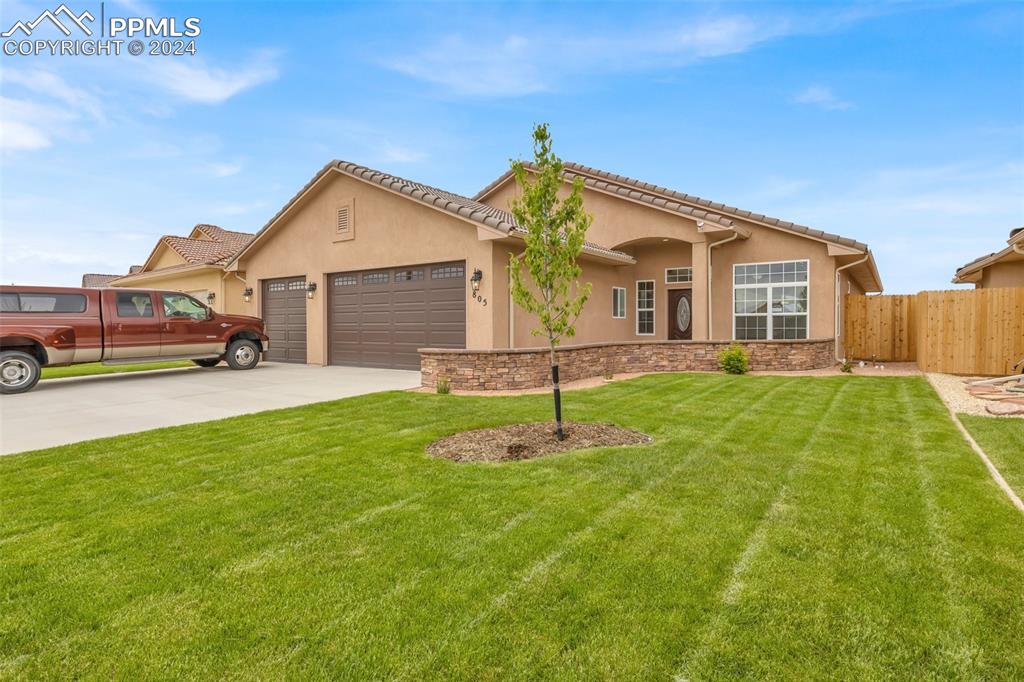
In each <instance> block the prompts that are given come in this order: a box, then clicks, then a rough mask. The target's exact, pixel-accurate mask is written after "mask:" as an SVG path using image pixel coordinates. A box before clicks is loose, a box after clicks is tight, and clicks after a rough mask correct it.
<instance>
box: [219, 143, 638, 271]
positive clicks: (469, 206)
mask: <svg viewBox="0 0 1024 682" xmlns="http://www.w3.org/2000/svg"><path fill="white" fill-rule="evenodd" d="M331 170H336V171H339V172H342V173H345V174H346V175H350V176H352V177H355V178H358V179H361V180H364V181H366V182H369V183H372V184H375V185H379V186H380V187H383V188H385V189H388V190H391V191H393V192H396V193H398V194H402V195H404V196H407V197H409V198H410V199H414V200H416V201H419V202H420V203H423V204H427V205H428V206H434V207H436V208H439V209H441V210H444V211H446V212H448V213H451V214H452V215H456V216H458V217H460V218H465V219H467V220H470V221H472V222H475V223H478V224H480V225H483V226H485V227H489V228H492V229H495V230H498V231H499V232H504V233H505V234H520V235H521V234H525V233H526V230H525V229H523V228H521V227H520V226H519V225H517V224H516V221H515V218H514V217H512V214H511V213H509V212H508V211H505V210H503V209H500V208H496V207H494V206H489V205H487V204H483V203H481V202H479V201H476V200H474V199H470V198H469V197H464V196H462V195H460V194H455V193H453V192H448V191H445V190H443V189H439V188H437V187H431V186H430V185H424V184H423V183H419V182H414V181H412V180H407V179H405V178H402V177H399V176H397V175H391V174H388V173H382V172H380V171H377V170H374V169H372V168H367V167H366V166H360V165H359V164H355V163H351V162H349V161H340V160H335V161H331V162H330V163H328V164H327V165H326V166H324V167H323V168H321V169H320V171H318V172H317V174H316V175H314V176H313V177H312V179H310V181H309V182H307V183H306V184H305V185H304V186H303V187H302V189H300V190H299V191H298V192H297V193H296V194H295V196H294V197H292V198H291V199H290V200H289V201H288V203H286V204H285V205H284V207H283V208H281V210H280V211H278V212H277V213H276V214H274V216H273V217H272V218H271V219H270V220H269V221H267V224H266V225H264V226H263V227H262V228H261V229H260V231H259V232H258V233H257V234H256V236H257V237H258V236H259V235H260V234H262V233H263V232H264V230H266V229H268V228H269V227H270V226H271V225H273V224H274V223H275V222H276V221H277V220H278V218H280V217H281V216H282V215H283V214H284V213H285V212H286V211H287V210H288V209H289V208H290V207H291V206H292V204H294V203H295V202H296V201H298V199H299V197H301V196H302V195H303V194H305V193H306V192H307V191H308V190H309V189H310V188H311V187H312V186H313V185H315V184H316V183H317V182H318V181H319V180H320V179H321V178H322V177H324V175H325V174H326V173H328V172H330V171H331ZM244 250H245V249H244V248H243V249H241V250H239V252H238V253H236V254H235V255H234V257H232V258H230V259H229V260H228V261H227V262H228V263H230V262H231V261H234V260H237V258H238V257H239V256H241V255H242V252H243V251H244ZM584 251H585V252H587V253H592V254H596V255H602V256H607V257H609V258H614V259H618V260H622V261H624V262H633V257H632V256H630V255H629V254H626V253H622V252H621V251H614V250H612V249H607V248H604V247H603V246H600V245H598V244H594V243H592V242H587V243H586V244H585V245H584Z"/></svg>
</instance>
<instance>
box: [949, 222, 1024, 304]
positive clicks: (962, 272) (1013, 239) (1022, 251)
mask: <svg viewBox="0 0 1024 682" xmlns="http://www.w3.org/2000/svg"><path fill="white" fill-rule="evenodd" d="M953 283H954V284H974V288H975V289H994V288H997V287H1024V227H1018V228H1015V229H1013V230H1010V238H1009V239H1007V240H1006V248H1004V249H1001V250H999V251H996V252H995V253H990V254H988V255H986V256H981V257H980V258H975V259H974V260H972V261H971V262H970V263H968V264H967V265H963V266H961V267H960V268H958V269H957V271H956V274H955V275H954V276H953Z"/></svg>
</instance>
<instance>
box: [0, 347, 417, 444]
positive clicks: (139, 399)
mask: <svg viewBox="0 0 1024 682" xmlns="http://www.w3.org/2000/svg"><path fill="white" fill-rule="evenodd" d="M419 385H420V373H419V372H409V371H404V370H395V369H370V368H363V367H310V366H308V365H290V364H283V363H276V362H266V363H261V364H260V365H259V366H258V367H256V368H255V369H251V370H246V371H239V372H236V371H233V370H231V369H229V368H228V367H227V366H226V365H219V366H217V367H215V368H212V369H202V368H199V367H195V368H185V369H169V370H160V371H155V372H134V373H126V374H108V375H100V376H92V377H80V378H73V379H50V380H48V381H40V382H39V384H38V385H37V386H36V387H35V388H34V389H32V390H31V391H29V392H28V393H22V394H20V395H5V396H0V454H4V455H8V454H11V453H14V452H22V451H23V450H36V449H38V448H46V447H51V446H54V445H63V444H65V443H76V442H78V441H83V440H89V439H91V438H102V437H104V436H117V435H120V434H123V433H134V432H136V431H146V430H149V429H156V428H160V427H163V426H177V425H179V424H191V423H194V422H203V421H209V420H211V419H221V418H223V417H233V416H235V415H239V414H248V413H250V412H262V411H263V410H272V409H276V408H279V407H295V406H296V405H306V404H308V403H316V402H321V401H324V400H335V399H337V398H348V397H350V396H355V395H363V394H366V393H376V392H378V391H390V390H395V389H407V388H415V387H417V386H419Z"/></svg>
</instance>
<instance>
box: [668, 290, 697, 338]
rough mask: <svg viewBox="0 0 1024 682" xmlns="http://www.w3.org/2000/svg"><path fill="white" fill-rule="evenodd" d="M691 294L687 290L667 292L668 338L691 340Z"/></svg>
mask: <svg viewBox="0 0 1024 682" xmlns="http://www.w3.org/2000/svg"><path fill="white" fill-rule="evenodd" d="M692 296H693V294H692V292H691V291H690V290H689V289H669V291H668V338H670V339H692V338H693V308H692V303H693V298H692Z"/></svg>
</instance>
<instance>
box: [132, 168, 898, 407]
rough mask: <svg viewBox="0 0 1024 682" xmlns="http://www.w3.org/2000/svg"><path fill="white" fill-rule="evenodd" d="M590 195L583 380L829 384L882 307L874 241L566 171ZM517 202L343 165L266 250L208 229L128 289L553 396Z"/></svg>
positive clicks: (314, 348) (347, 351) (336, 357)
mask: <svg viewBox="0 0 1024 682" xmlns="http://www.w3.org/2000/svg"><path fill="white" fill-rule="evenodd" d="M575 178H581V179H582V181H583V183H584V187H585V189H584V207H585V208H586V210H587V211H588V212H590V213H591V214H593V216H594V220H593V224H592V226H591V228H590V230H589V232H588V235H587V239H588V241H587V244H586V246H585V248H584V251H583V254H582V256H581V259H580V260H581V265H582V266H583V274H582V277H581V280H582V281H588V282H591V283H592V285H593V293H592V294H591V298H590V301H589V302H588V303H587V305H586V307H585V308H584V310H583V313H582V315H581V317H580V318H579V321H578V323H577V325H576V327H577V333H576V336H575V338H573V339H569V340H566V341H565V342H564V344H563V348H564V350H563V352H562V354H561V358H562V359H561V361H560V362H561V364H562V366H563V376H564V377H565V378H567V379H572V378H576V377H579V376H583V375H589V376H594V375H598V374H602V373H607V372H623V371H642V370H650V369H654V370H670V369H675V370H688V369H714V367H715V354H716V352H717V350H718V349H720V348H721V347H723V346H724V345H726V344H727V343H728V342H729V341H732V340H734V339H735V340H738V341H741V342H743V343H744V344H745V345H747V347H748V348H749V350H750V351H751V355H752V365H753V366H754V367H755V368H778V369H807V368H812V367H824V366H829V365H831V364H833V363H834V362H835V359H836V358H837V357H840V356H841V354H842V336H841V333H842V332H841V330H842V324H841V321H842V320H841V315H842V297H843V296H844V295H845V294H851V293H852V294H861V293H867V292H880V291H881V290H882V283H881V279H880V277H879V274H878V270H877V268H876V266H875V261H874V258H873V256H872V254H871V251H870V250H869V249H868V247H867V245H866V244H863V243H861V242H859V241H856V240H853V239H849V238H846V237H840V236H838V235H835V234H829V233H827V232H822V231H820V230H816V229H813V228H810V227H806V226H803V225H797V224H795V223H791V222H787V221H783V220H779V219H777V218H770V217H768V216H764V215H760V214H756V213H751V212H750V211H745V210H742V209H738V208H734V207H731V206H726V205H724V204H719V203H714V202H711V201H708V200H706V199H701V198H698V197H695V196H691V195H687V194H682V193H680V192H676V191H673V190H670V189H666V188H664V187H658V186H656V185H652V184H648V183H645V182H641V181H638V180H633V179H630V178H626V177H622V176H619V175H613V174H611V173H607V172H605V171H600V170H596V169H593V168H588V167H586V166H581V165H577V164H572V163H567V164H566V165H565V181H566V191H568V189H569V186H570V184H571V182H572V181H573V180H574V179H575ZM517 191H518V189H517V185H516V183H515V179H514V177H513V176H512V174H511V172H506V173H504V174H503V175H501V176H500V177H499V178H497V179H496V180H494V181H493V182H492V183H490V184H489V185H487V186H486V187H485V188H484V189H482V190H481V191H480V192H479V193H478V194H477V195H476V196H474V197H472V198H470V197H465V196H460V195H457V194H453V193H451V192H447V191H444V190H441V189H437V188H435V187H430V186H428V185H423V184H420V183H417V182H413V181H410V180H406V179H404V178H400V177H397V176H394V175H390V174H387V173H382V172H379V171H376V170H372V169H370V168H366V167H364V166H360V165H357V164H355V163H350V162H347V161H332V162H331V163H329V164H327V165H326V166H324V167H323V168H322V169H321V170H320V171H319V172H318V173H317V174H316V175H315V176H314V177H313V178H312V179H311V180H310V181H309V182H308V183H307V184H306V185H305V186H304V187H303V188H302V189H301V190H300V191H299V192H298V193H297V194H296V195H295V196H294V197H293V198H292V199H291V200H290V201H288V203H287V204H285V206H284V207H283V208H281V210H280V211H279V212H278V213H277V214H276V215H275V216H274V217H273V218H271V219H270V221H269V222H268V223H267V224H266V225H265V226H264V227H263V228H262V229H261V230H260V231H259V232H258V233H256V235H255V236H253V235H249V234H246V233H237V232H236V233H228V232H227V231H224V230H221V229H220V228H214V227H213V226H208V225H197V226H196V227H195V229H194V230H193V232H192V234H190V235H189V237H188V238H182V237H164V238H163V239H161V241H160V243H159V244H158V245H157V247H156V248H155V249H154V250H153V253H152V254H151V255H150V257H149V258H148V259H147V261H146V264H145V265H144V266H143V268H142V270H141V271H140V272H139V273H137V274H135V275H132V276H130V277H122V278H120V279H118V280H116V281H114V282H113V283H112V284H113V285H114V286H119V287H131V286H139V287H143V286H145V287H153V288H172V289H178V290H182V291H190V292H193V293H194V294H195V295H196V296H199V297H200V298H202V297H203V296H204V295H207V294H209V293H214V297H213V300H215V301H216V306H215V307H216V308H217V309H218V310H226V311H228V312H233V313H244V314H251V315H258V316H260V317H262V318H264V320H265V321H266V323H267V331H268V334H269V336H270V339H271V344H270V350H269V353H268V359H271V360H278V361H285V362H304V363H310V364H318V365H328V364H339V365H358V366H372V367H393V368H406V369H422V371H423V377H424V383H425V384H426V385H431V384H433V382H435V381H436V379H437V378H439V377H442V376H443V377H445V378H448V379H449V381H451V383H452V386H453V387H456V388H509V387H523V386H531V385H541V384H543V382H544V381H545V380H546V376H547V356H546V355H544V354H543V353H540V352H537V351H536V349H539V348H541V347H542V346H543V345H544V343H545V341H544V340H543V339H540V338H538V337H536V336H533V335H532V334H531V329H532V328H533V326H534V322H533V320H532V319H531V318H530V317H529V316H528V315H527V314H526V313H524V312H523V311H522V310H521V309H519V308H517V307H516V306H515V305H513V303H512V301H511V297H510V295H509V278H508V273H507V270H506V268H507V265H508V261H509V254H510V253H516V252H518V251H520V250H521V249H522V247H523V241H522V230H521V229H520V228H519V227H518V226H517V225H516V223H515V220H514V218H513V217H512V215H511V214H510V213H509V211H508V202H509V199H511V198H512V197H513V196H515V194H516V193H517ZM226 235H229V236H230V238H229V237H228V236H226ZM211 242H214V243H211ZM220 244H222V245H223V247H224V248H223V249H222V248H221V247H220ZM232 249H233V250H232Z"/></svg>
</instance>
